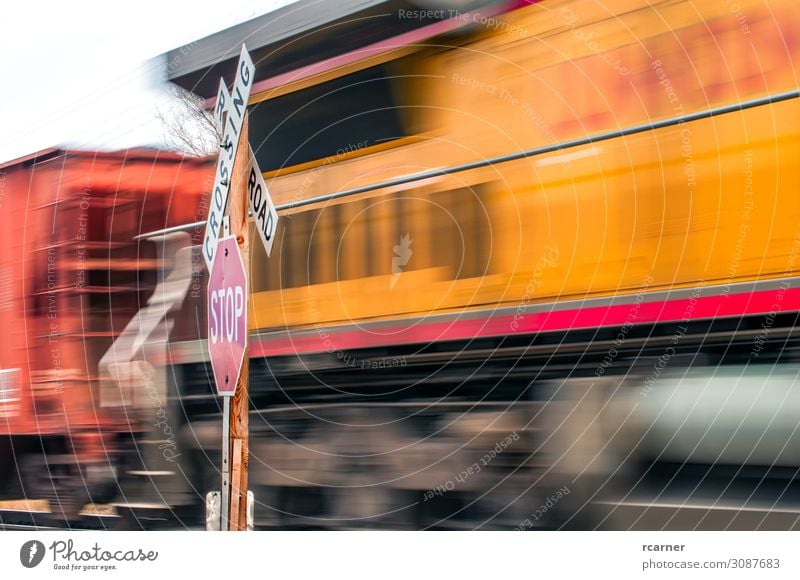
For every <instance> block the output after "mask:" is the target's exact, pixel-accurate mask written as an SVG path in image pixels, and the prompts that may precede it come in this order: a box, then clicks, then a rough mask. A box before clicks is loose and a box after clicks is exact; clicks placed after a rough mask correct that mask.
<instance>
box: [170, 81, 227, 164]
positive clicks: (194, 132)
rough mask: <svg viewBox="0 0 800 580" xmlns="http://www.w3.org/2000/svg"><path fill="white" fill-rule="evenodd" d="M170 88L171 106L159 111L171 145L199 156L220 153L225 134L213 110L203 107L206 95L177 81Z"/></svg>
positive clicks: (178, 149)
mask: <svg viewBox="0 0 800 580" xmlns="http://www.w3.org/2000/svg"><path fill="white" fill-rule="evenodd" d="M170 92H171V93H172V99H171V101H170V108H169V110H167V111H163V110H159V111H157V112H156V118H157V119H158V120H159V121H160V122H161V125H162V126H163V128H164V138H165V141H166V144H167V146H169V147H171V148H173V149H175V150H177V151H180V152H182V153H186V154H188V155H195V156H198V157H202V156H206V155H214V154H216V153H218V152H219V143H220V141H221V139H222V135H220V134H219V131H218V130H217V125H216V123H215V122H214V117H213V115H212V113H211V111H207V110H205V109H204V108H203V99H201V98H200V97H198V96H197V95H195V94H194V93H190V92H189V91H187V90H185V89H183V88H181V87H179V86H177V85H171V86H170Z"/></svg>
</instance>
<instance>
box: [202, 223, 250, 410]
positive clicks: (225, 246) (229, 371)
mask: <svg viewBox="0 0 800 580" xmlns="http://www.w3.org/2000/svg"><path fill="white" fill-rule="evenodd" d="M247 290H248V288H247V275H246V274H245V270H244V262H243V261H242V256H241V254H240V253H239V246H238V244H237V243H236V238H235V237H234V236H228V237H226V238H220V240H219V241H218V242H217V252H216V255H215V256H214V263H213V265H212V266H211V275H210V276H209V279H208V352H209V355H210V357H211V366H212V368H213V369H214V383H215V384H216V385H217V393H218V394H219V395H221V396H227V397H230V396H233V394H234V393H235V392H236V383H237V382H238V380H239V373H240V372H241V369H242V362H243V360H244V351H245V347H246V345H247Z"/></svg>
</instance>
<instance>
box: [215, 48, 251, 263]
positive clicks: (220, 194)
mask: <svg viewBox="0 0 800 580" xmlns="http://www.w3.org/2000/svg"><path fill="white" fill-rule="evenodd" d="M254 79H255V65H253V60H252V59H251V58H250V54H249V53H248V52H247V48H246V47H245V46H242V54H241V55H240V56H239V64H238V65H237V67H236V80H234V81H233V89H232V90H231V93H230V99H229V102H228V104H227V106H223V107H220V109H219V110H218V111H217V112H216V114H215V116H216V117H217V118H219V117H220V116H221V115H223V114H224V112H227V114H228V116H227V119H226V120H225V131H224V132H223V137H222V144H221V147H222V151H220V154H219V159H218V161H217V174H216V177H215V178H214V187H213V189H212V190H211V204H210V205H211V207H210V208H209V210H208V219H207V220H206V231H205V235H204V236H203V258H204V259H205V261H206V265H207V266H208V269H209V271H210V270H211V265H212V264H213V263H214V255H215V254H216V250H217V244H218V243H219V235H220V234H219V232H220V228H221V227H222V217H223V216H224V215H225V209H226V208H227V206H228V193H229V191H230V182H231V177H232V176H233V162H234V160H235V159H236V150H237V149H238V147H239V133H240V132H241V130H242V125H243V124H244V115H245V113H246V112H247V101H248V100H250V89H251V88H253V81H254ZM220 93H222V87H220Z"/></svg>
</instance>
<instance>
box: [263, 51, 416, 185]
mask: <svg viewBox="0 0 800 580" xmlns="http://www.w3.org/2000/svg"><path fill="white" fill-rule="evenodd" d="M398 76H399V75H398V73H397V72H396V71H393V70H391V67H389V66H387V65H380V66H374V67H371V68H368V69H365V70H362V71H358V72H355V73H352V74H349V75H346V76H343V77H340V78H337V79H334V80H331V81H329V82H326V83H322V84H320V85H315V86H312V87H309V88H307V89H304V90H301V91H296V92H293V93H289V94H287V95H283V96H280V97H276V98H274V99H269V100H266V101H263V102H261V103H257V104H256V105H254V106H253V108H252V109H251V110H250V141H251V145H252V147H253V151H255V152H256V159H257V160H258V164H259V166H260V167H261V168H262V170H263V171H272V170H275V169H281V168H285V167H291V166H294V165H299V164H301V163H306V162H309V161H315V160H320V159H326V158H329V157H335V156H336V155H342V154H343V153H345V152H351V151H355V150H358V149H364V148H366V147H371V146H373V145H378V144H380V143H384V142H386V141H392V140H395V139H399V138H401V137H405V136H407V133H406V131H405V130H404V126H403V122H402V119H401V116H402V111H401V110H400V109H399V108H398V107H401V106H402V105H403V103H401V102H399V101H401V100H402V99H400V97H399V95H400V94H401V93H400V92H398V91H395V84H396V82H397V79H398Z"/></svg>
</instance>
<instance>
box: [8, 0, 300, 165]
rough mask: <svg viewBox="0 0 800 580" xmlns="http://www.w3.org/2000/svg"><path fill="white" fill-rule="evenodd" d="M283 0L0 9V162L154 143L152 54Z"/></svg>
mask: <svg viewBox="0 0 800 580" xmlns="http://www.w3.org/2000/svg"><path fill="white" fill-rule="evenodd" d="M289 3H291V0H225V1H224V2H221V1H217V2H214V1H211V0H191V1H186V0H179V1H176V0H158V1H156V0H137V1H136V2H126V3H122V2H109V1H108V0H104V1H99V0H79V1H76V2H65V1H63V0H62V1H49V2H36V1H33V0H27V1H13V2H6V3H4V4H3V9H2V12H3V17H2V20H1V21H0V54H1V55H2V57H1V58H0V79H2V89H3V90H2V97H0V115H2V116H1V117H0V119H1V120H2V131H0V135H2V139H0V163H1V162H3V161H7V160H9V159H14V158H16V157H21V156H23V155H27V154H28V153H32V152H34V151H38V150H40V149H44V148H46V147H50V146H54V145H67V146H70V147H80V148H89V149H117V148H121V147H130V146H134V145H159V144H163V129H162V127H161V124H160V122H159V121H158V120H157V119H156V118H155V116H154V113H155V112H156V111H157V110H158V109H159V108H161V109H164V108H165V107H169V99H168V93H167V92H166V91H165V90H164V88H163V86H162V85H161V78H163V74H164V71H163V70H160V69H161V67H159V66H157V63H156V62H154V60H153V59H154V57H156V56H158V55H160V54H163V53H165V52H166V51H168V50H170V49H172V48H176V47H178V46H182V45H184V44H188V43H189V42H191V41H193V40H197V39H199V38H202V37H204V36H207V35H209V34H211V33H213V32H217V31H219V30H222V29H224V28H228V27H229V26H232V25H234V24H237V23H239V22H244V21H246V20H249V19H251V18H254V17H256V16H259V15H261V14H264V13H266V12H269V11H271V10H274V9H276V8H279V7H280V6H283V5H285V4H289Z"/></svg>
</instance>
